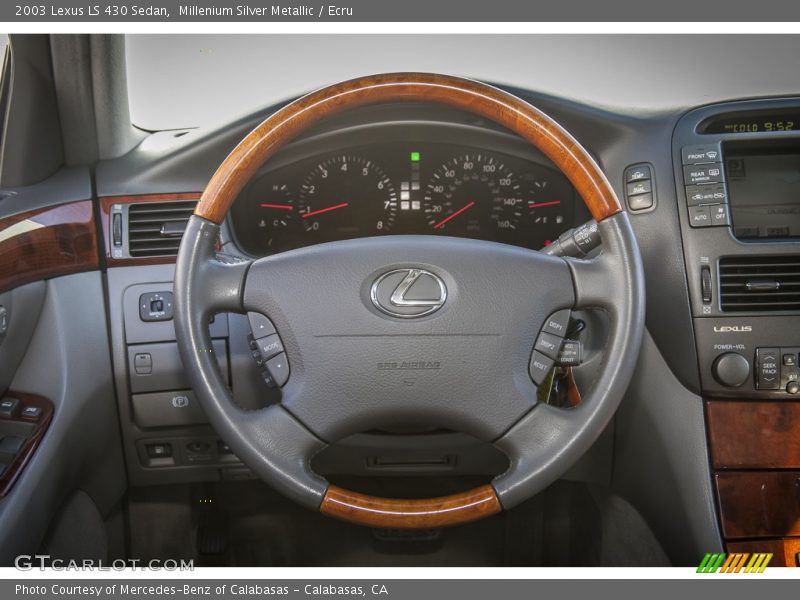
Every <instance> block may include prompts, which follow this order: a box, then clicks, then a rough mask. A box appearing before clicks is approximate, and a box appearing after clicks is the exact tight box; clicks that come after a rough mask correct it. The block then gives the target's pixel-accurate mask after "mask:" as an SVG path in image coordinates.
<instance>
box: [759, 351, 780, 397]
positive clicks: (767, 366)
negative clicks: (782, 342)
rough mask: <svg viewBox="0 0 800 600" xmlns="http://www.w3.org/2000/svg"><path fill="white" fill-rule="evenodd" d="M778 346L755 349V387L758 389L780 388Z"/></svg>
mask: <svg viewBox="0 0 800 600" xmlns="http://www.w3.org/2000/svg"><path fill="white" fill-rule="evenodd" d="M780 354H781V351H780V348H757V349H756V388H758V389H759V390H778V389H780V383H781V373H780Z"/></svg>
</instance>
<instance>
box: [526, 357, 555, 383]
mask: <svg viewBox="0 0 800 600" xmlns="http://www.w3.org/2000/svg"><path fill="white" fill-rule="evenodd" d="M554 364H555V361H554V360H553V359H552V358H550V357H549V356H545V355H544V354H542V353H541V352H536V351H534V352H533V356H531V362H530V364H529V365H528V373H529V374H530V376H531V379H532V380H533V382H534V383H535V384H536V385H542V383H544V381H545V380H546V379H547V376H548V375H549V373H550V369H552V368H553V365H554Z"/></svg>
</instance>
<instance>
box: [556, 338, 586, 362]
mask: <svg viewBox="0 0 800 600" xmlns="http://www.w3.org/2000/svg"><path fill="white" fill-rule="evenodd" d="M582 354H583V344H581V343H580V341H578V340H564V341H563V342H562V343H561V350H559V352H558V358H556V364H557V365H558V366H559V367H577V366H578V365H580V364H581V360H582V356H581V355H582Z"/></svg>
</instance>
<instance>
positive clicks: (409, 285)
mask: <svg viewBox="0 0 800 600" xmlns="http://www.w3.org/2000/svg"><path fill="white" fill-rule="evenodd" d="M370 299H371V300H372V304H373V305H374V306H375V308H377V309H378V310H380V311H381V312H382V313H385V314H387V315H391V316H393V317H398V318H401V319H413V318H416V317H424V316H425V315H429V314H431V313H433V312H436V311H437V310H439V309H440V308H441V307H442V306H444V303H445V300H447V287H446V286H445V285H444V281H442V278H441V277H439V276H438V275H436V274H435V273H431V272H430V271H426V270H425V269H413V268H412V269H394V270H392V271H388V272H386V273H383V274H382V275H380V276H379V277H378V278H377V279H376V280H375V281H374V282H373V284H372V287H371V288H370Z"/></svg>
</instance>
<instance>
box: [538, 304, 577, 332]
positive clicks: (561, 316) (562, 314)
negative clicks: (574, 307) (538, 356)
mask: <svg viewBox="0 0 800 600" xmlns="http://www.w3.org/2000/svg"><path fill="white" fill-rule="evenodd" d="M570 314H571V311H570V309H568V308H565V309H564V310H559V311H558V312H554V313H553V314H552V315H550V316H549V317H547V320H546V321H545V322H544V327H542V331H543V332H544V333H552V334H553V335H557V336H558V337H562V338H563V337H564V336H565V335H566V334H567V326H568V325H569V316H570Z"/></svg>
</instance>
